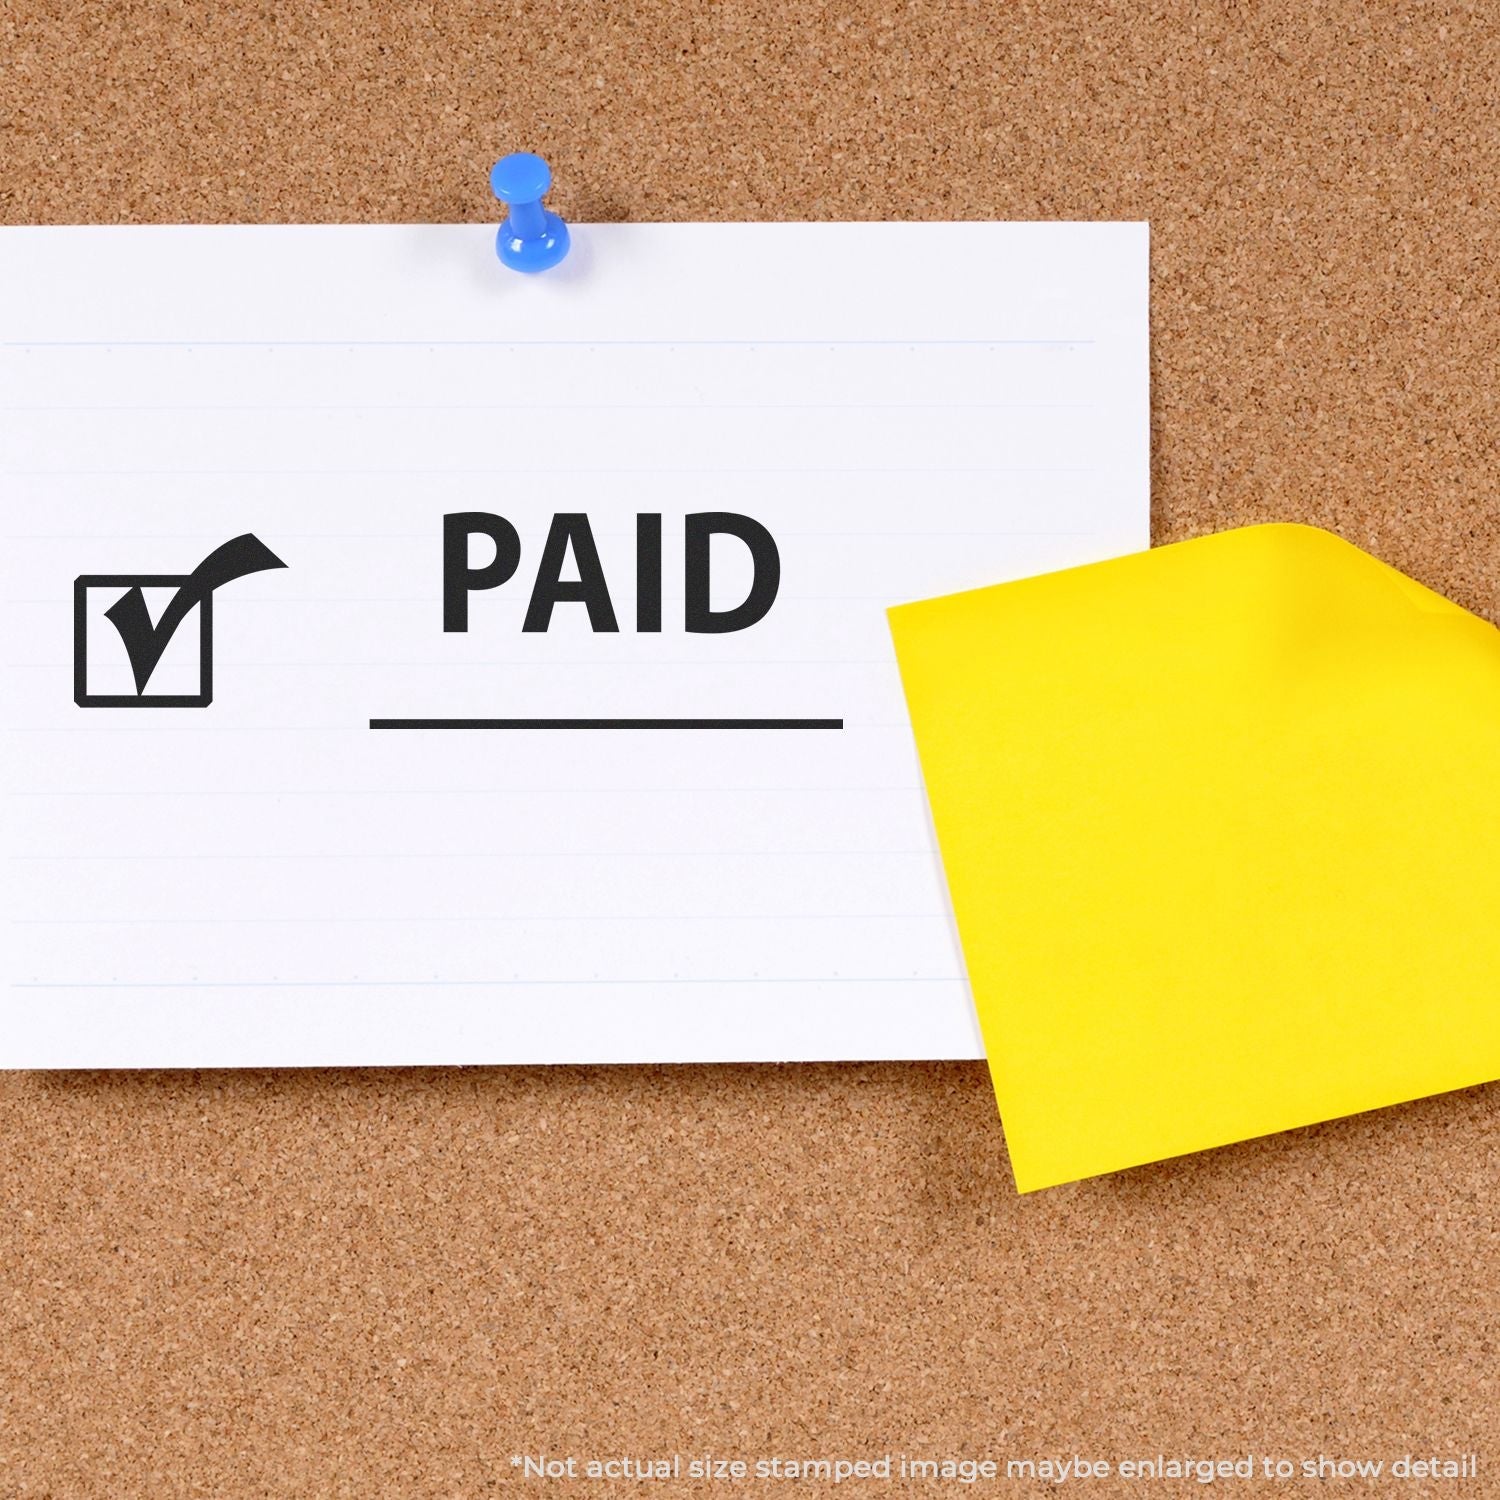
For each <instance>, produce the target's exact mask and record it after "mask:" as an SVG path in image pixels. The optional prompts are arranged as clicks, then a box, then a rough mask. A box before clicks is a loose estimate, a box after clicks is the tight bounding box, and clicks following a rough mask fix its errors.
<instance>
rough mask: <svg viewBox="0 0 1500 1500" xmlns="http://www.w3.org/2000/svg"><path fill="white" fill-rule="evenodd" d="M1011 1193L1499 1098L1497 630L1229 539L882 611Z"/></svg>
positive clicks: (1279, 549) (1273, 547)
mask: <svg viewBox="0 0 1500 1500" xmlns="http://www.w3.org/2000/svg"><path fill="white" fill-rule="evenodd" d="M890 620H891V629H892V633H893V635H894V637H895V642H896V652H897V656H898V657H899V660H900V664H901V673H902V679H903V683H904V686H905V690H906V696H907V702H908V705H909V708H910V711H911V718H912V723H913V725H914V728H915V731H916V738H917V745H918V748H919V751H920V754H921V760H922V769H923V773H924V776H925V779H926V784H927V791H928V796H929V799H930V802H931V807H932V812H933V817H934V820H935V823H936V827H937V833H938V838H939V842H940V844H941V848H942V856H943V864H944V868H945V870H946V874H947V879H948V886H949V891H950V894H951V898H952V902H953V907H954V912H955V915H956V918H957V922H958V928H959V933H960V936H961V938H962V942H963V948H964V955H965V959H966V961H967V965H968V971H969V978H970V983H971V985H972V987H973V992H974V998H975V1003H976V1005H977V1008H978V1012H979V1018H980V1023H981V1025H982V1028H983V1031H984V1038H985V1048H986V1051H987V1053H988V1055H989V1061H990V1069H991V1074H992V1077H993V1080H994V1086H995V1094H996V1099H997V1101H998V1103H999V1106H1000V1113H1001V1117H1002V1119H1003V1122H1004V1125H1005V1133H1006V1140H1007V1144H1008V1146H1009V1149H1010V1155H1011V1163H1012V1167H1013V1169H1014V1171H1015V1176H1016V1182H1017V1185H1018V1187H1019V1188H1020V1189H1021V1190H1022V1191H1029V1190H1031V1189H1034V1188H1041V1187H1047V1186H1050V1185H1052V1184H1055V1183H1060V1182H1067V1181H1071V1180H1073V1179H1075V1178H1079V1177H1086V1176H1091V1175H1093V1174H1095V1173H1100V1172H1109V1171H1113V1170H1116V1169H1118V1168H1122V1167H1128V1166H1133V1165H1136V1164H1139V1163H1142V1162H1149V1161H1156V1160H1159V1159H1161V1158H1164V1157H1169V1156H1176V1155H1180V1154H1182V1153H1184V1152H1189V1151H1196V1150H1199V1149H1202V1148H1204V1147H1210V1146H1217V1145H1222V1144H1225V1143H1227V1142H1230V1141H1237V1140H1243V1139H1246V1138H1248V1137H1251V1136H1257V1135H1264V1134H1268V1133H1270V1132H1272V1131H1277V1130H1285V1129H1288V1128H1291V1127H1294V1126H1298V1125H1305V1124H1310V1123H1312V1122H1314V1121H1318V1120H1325V1119H1331V1118H1333V1117H1335V1116H1340V1115H1346V1114H1352V1113H1355V1112H1357V1111H1360V1110H1365V1109H1372V1108H1376V1107H1379V1106H1382V1105H1389V1104H1394V1103H1398V1102H1400V1101H1402V1100H1407V1099H1413V1098H1417V1097H1420V1096H1422V1095H1426V1094H1432V1093H1438V1092H1441V1091H1443V1090H1447V1089H1454V1088H1461V1087H1465V1086H1468V1085H1471V1084H1476V1083H1481V1082H1485V1081H1488V1080H1490V1079H1493V1078H1495V1077H1497V1076H1500V631H1497V630H1496V629H1495V628H1494V627H1493V626H1492V625H1489V624H1488V623H1486V622H1485V621H1483V620H1481V619H1479V618H1477V617H1476V616H1474V615H1471V614H1469V613H1467V612H1466V611H1464V610H1462V609H1460V608H1459V607H1458V606H1457V605H1454V604H1452V603H1450V602H1449V601H1447V600H1445V599H1443V598H1441V597H1440V596H1438V595H1436V594H1433V593H1431V592H1430V591H1429V590H1427V589H1425V588H1423V587H1422V586H1421V585H1419V584H1417V583H1414V582H1413V581H1412V580H1411V579H1409V578H1406V577H1404V576H1403V575H1402V574H1400V573H1397V572H1396V571H1394V570H1393V569H1391V568H1388V567H1386V566H1385V565H1384V564H1383V563H1380V562H1377V561H1376V560H1375V559H1373V558H1371V557H1369V556H1367V555H1366V554H1364V553H1363V552H1361V551H1359V550H1358V549H1357V548H1355V547H1353V546H1351V545H1349V544H1348V543H1346V542H1344V541H1341V540H1340V539H1339V538H1337V537H1335V536H1332V535H1330V534H1329V533H1327V532H1323V531H1319V530H1316V529H1314V528H1310V527H1305V526H1291V525H1273V526H1258V527H1251V528H1248V529H1245V530H1241V531H1232V532H1226V533H1223V534H1221V535H1218V536H1211V537H1204V538H1201V539H1199V540H1196V541H1190V542H1183V543H1179V544H1177V545H1175V546H1170V547H1164V548H1160V549H1158V550H1155V551H1152V552H1145V553H1140V554H1137V555H1135V556H1131V557H1125V558H1122V559H1119V560H1117V561H1113V562H1106V563H1100V564H1096V565H1094V566H1091V567H1086V568H1077V569H1072V570H1070V571H1068V572H1063V573H1054V574H1050V575H1047V576H1044V577H1040V578H1032V579H1027V580H1025V581H1023V582H1020V583H1011V584H1004V585H1000V586H998V587H995V588H989V589H980V590H976V591H972V592H968V593H962V594H954V595H949V596H946V597H943V598H939V599H932V600H928V601H926V602H923V603H918V604H908V605H902V606H899V607H898V608H895V609H893V610H891V612H890Z"/></svg>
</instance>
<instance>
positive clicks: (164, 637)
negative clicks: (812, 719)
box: [73, 532, 286, 708]
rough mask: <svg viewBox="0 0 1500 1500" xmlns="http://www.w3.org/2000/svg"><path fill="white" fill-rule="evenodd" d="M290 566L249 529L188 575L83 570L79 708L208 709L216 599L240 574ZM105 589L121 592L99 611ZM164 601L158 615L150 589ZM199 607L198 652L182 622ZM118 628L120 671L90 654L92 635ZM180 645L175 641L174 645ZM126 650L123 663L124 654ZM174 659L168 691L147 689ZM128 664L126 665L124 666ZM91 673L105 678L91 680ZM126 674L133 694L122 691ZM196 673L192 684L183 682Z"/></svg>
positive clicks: (77, 602) (76, 667)
mask: <svg viewBox="0 0 1500 1500" xmlns="http://www.w3.org/2000/svg"><path fill="white" fill-rule="evenodd" d="M285 566H286V564H285V563H284V562H282V560H281V559H280V558H279V557H277V556H276V554H275V553H274V552H272V551H271V549H270V548H269V547H267V546H266V544H265V543H264V542H262V541H261V540H260V538H259V537H256V536H254V535H252V534H251V533H249V532H246V533H244V534H243V535H242V536H237V537H234V538H232V539H231V540H229V541H227V542H225V543H224V544H223V545H222V546H220V547H216V548H214V550H213V551H212V552H210V553H209V554H208V556H207V557H205V558H204V559H203V561H202V562H200V563H199V564H198V566H197V567H196V568H194V569H193V571H192V572H191V573H187V574H162V573H155V574H111V573H84V574H81V575H80V576H79V577H78V578H76V579H75V580H74V581H73V701H74V702H75V703H76V704H77V705H78V706H79V707H80V708H204V707H207V705H208V704H209V703H211V702H212V701H213V600H214V593H215V591H216V590H218V589H220V588H222V587H223V586H224V585H225V584H226V583H232V582H233V581H234V580H235V579H237V578H243V577H245V576H246V575H247V574H250V573H260V572H264V571H266V570H267V569H270V568H284V567H285ZM100 591H110V592H113V593H115V594H116V597H115V598H114V602H113V603H111V604H110V605H109V607H108V608H106V609H104V610H102V611H100V612H99V613H98V614H97V615H94V614H93V613H92V610H91V601H92V600H93V599H95V598H96V597H98V595H99V593H100ZM148 591H151V592H152V593H153V594H159V595H162V596H163V597H164V599H165V602H164V603H163V604H162V605H161V607H160V610H159V613H157V614H156V616H155V617H154V618H153V616H152V612H151V607H150V605H149V604H148V602H147V599H146V595H147V592H148ZM195 612H196V614H197V616H198V632H197V642H196V648H195V650H194V651H189V650H188V649H187V647H186V646H185V644H184V636H185V635H186V634H187V632H185V631H184V630H183V628H182V627H183V626H184V625H185V624H186V622H187V621H188V619H189V617H190V616H192V615H193V614H194V613H195ZM91 625H92V627H93V629H94V630H96V631H97V630H100V629H101V628H102V629H106V630H112V632H113V635H114V637H115V640H114V643H113V645H114V651H113V656H114V658H115V663H114V670H113V672H111V671H110V664H109V662H108V661H106V662H105V665H104V666H103V667H101V666H100V663H99V661H98V660H97V659H96V658H97V657H98V656H99V655H102V654H103V653H100V652H91V650H90V641H89V633H90V627H91ZM174 643H176V644H175V646H174ZM122 654H123V664H121V663H120V661H119V658H120V657H121V655H122ZM167 658H177V660H175V661H174V662H173V670H174V674H175V676H174V681H173V682H172V683H170V684H169V685H168V686H167V688H166V689H165V690H162V689H158V690H155V691H150V692H148V691H147V688H148V685H149V684H150V683H151V680H152V678H153V677H154V676H156V675H157V671H158V668H160V667H161V666H162V664H163V661H164V659H167ZM194 658H195V660H194ZM121 665H123V668H124V670H123V671H122V670H121ZM91 673H93V674H102V675H105V676H106V677H107V678H108V680H107V681H106V682H104V683H102V684H101V683H98V682H91V680H90V678H91ZM127 673H128V678H129V681H130V682H131V683H132V684H133V686H134V691H133V692H126V691H123V690H122V689H123V687H124V677H125V675H126V674H127ZM184 673H192V674H193V676H194V680H193V681H192V682H191V683H187V682H184V681H182V680H181V679H182V676H183V674H184Z"/></svg>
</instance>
